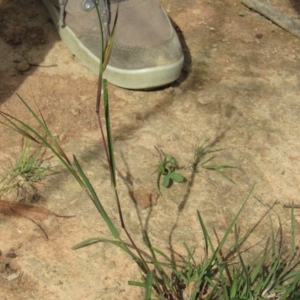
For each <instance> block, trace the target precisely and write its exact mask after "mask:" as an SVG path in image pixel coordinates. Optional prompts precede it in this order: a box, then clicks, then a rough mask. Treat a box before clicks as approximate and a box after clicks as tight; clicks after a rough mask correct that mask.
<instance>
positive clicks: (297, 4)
mask: <svg viewBox="0 0 300 300" xmlns="http://www.w3.org/2000/svg"><path fill="white" fill-rule="evenodd" d="M290 2H291V4H292V6H293V8H294V9H295V11H296V12H297V13H298V14H300V1H299V0H290Z"/></svg>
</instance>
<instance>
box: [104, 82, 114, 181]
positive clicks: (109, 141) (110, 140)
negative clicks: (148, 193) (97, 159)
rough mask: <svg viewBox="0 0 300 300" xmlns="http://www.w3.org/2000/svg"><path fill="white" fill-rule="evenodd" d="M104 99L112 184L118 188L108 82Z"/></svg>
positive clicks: (105, 86)
mask: <svg viewBox="0 0 300 300" xmlns="http://www.w3.org/2000/svg"><path fill="white" fill-rule="evenodd" d="M103 97H104V114H105V123H106V134H107V144H108V153H109V160H110V167H111V173H112V179H111V180H112V184H113V187H116V185H117V182H116V166H115V158H114V149H113V141H112V134H111V126H110V115H109V101H108V91H107V81H106V79H104V80H103Z"/></svg>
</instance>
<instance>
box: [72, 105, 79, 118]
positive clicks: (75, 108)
mask: <svg viewBox="0 0 300 300" xmlns="http://www.w3.org/2000/svg"><path fill="white" fill-rule="evenodd" d="M71 113H72V115H73V116H78V115H79V114H80V109H79V108H77V107H72V108H71Z"/></svg>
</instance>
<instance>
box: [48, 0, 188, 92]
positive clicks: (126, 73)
mask: <svg viewBox="0 0 300 300" xmlns="http://www.w3.org/2000/svg"><path fill="white" fill-rule="evenodd" d="M42 2H43V3H44V4H45V6H46V7H47V9H48V10H49V12H50V15H51V17H52V19H53V21H54V24H55V25H56V27H57V29H58V32H59V34H60V36H61V38H62V40H63V41H64V43H65V44H66V45H67V47H68V48H69V49H70V50H71V52H72V53H73V54H75V56H77V58H78V59H79V60H80V61H81V62H82V63H83V64H84V65H85V66H86V67H88V68H89V69H90V70H91V71H93V72H94V73H96V74H99V63H100V60H99V57H100V53H101V44H102V41H101V34H100V25H99V19H98V14H97V10H96V7H95V4H94V3H95V2H94V0H42ZM106 2H107V0H99V8H100V14H101V18H102V22H103V24H104V27H105V23H108V31H111V30H112V27H113V23H114V19H115V15H116V10H117V6H118V5H119V12H118V20H117V26H116V33H115V40H114V45H113V48H112V53H111V57H110V60H109V63H108V65H107V68H106V70H105V72H104V78H106V79H107V80H108V82H110V83H112V84H114V85H117V86H120V87H124V88H127V89H150V88H155V87H159V86H164V85H166V84H168V83H171V82H173V81H175V80H176V79H177V78H178V77H179V75H180V72H181V68H182V65H183V53H182V48H181V45H180V42H179V39H178V36H177V34H176V32H175V30H174V28H173V26H172V25H171V22H170V20H169V18H168V16H167V14H166V12H165V11H164V10H163V9H162V8H161V7H160V6H159V4H158V3H157V2H156V0H109V1H108V4H105V3H106ZM59 3H60V4H61V6H60V5H59ZM106 5H107V6H108V10H107V11H106V10H105V6H106ZM107 12H108V13H107ZM104 31H105V30H104Z"/></svg>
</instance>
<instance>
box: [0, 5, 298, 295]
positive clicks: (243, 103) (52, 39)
mask: <svg viewBox="0 0 300 300" xmlns="http://www.w3.org/2000/svg"><path fill="white" fill-rule="evenodd" d="M160 2H161V4H162V5H163V6H164V8H165V9H166V10H167V12H168V13H169V15H170V17H171V18H172V21H173V22H174V24H175V26H176V28H177V30H178V33H179V35H180V38H181V42H182V45H183V48H184V54H185V65H184V69H183V71H182V75H181V77H180V79H179V80H178V81H177V82H175V83H174V84H172V85H170V86H168V87H165V88H163V89H159V90H156V91H129V90H124V89H121V88H118V87H115V86H112V85H110V86H109V94H110V103H111V116H112V124H113V136H114V140H115V155H116V161H117V166H118V184H119V193H120V198H121V201H122V208H123V211H124V218H125V221H126V223H127V226H128V229H129V231H130V233H131V234H132V236H133V238H134V239H135V240H136V242H137V244H138V245H140V246H141V247H142V248H143V249H144V247H143V246H142V245H143V242H142V234H141V232H142V230H147V232H148V234H149V236H150V239H151V241H152V242H153V245H155V246H156V247H158V248H160V249H163V250H165V251H166V252H167V253H170V252H172V253H177V254H182V255H184V254H185V252H184V248H183V243H186V244H188V245H189V246H190V247H191V248H192V249H195V250H196V256H197V257H199V258H201V255H202V254H203V247H204V240H203V235H202V233H201V230H200V226H199V223H198V220H197V210H198V211H199V212H200V213H201V214H202V215H203V217H204V220H205V223H206V225H207V227H208V230H209V232H210V233H211V234H212V235H213V228H215V229H216V231H217V232H218V233H219V234H221V233H222V232H224V231H225V230H226V227H227V226H228V224H229V223H230V221H231V220H232V218H233V217H234V215H235V214H236V212H237V211H238V209H239V208H240V206H241V205H242V203H243V201H244V200H245V198H246V197H247V195H248V193H249V192H250V190H251V188H252V186H253V185H254V184H255V189H254V192H253V194H252V195H251V197H250V199H249V202H248V204H247V206H246V208H245V211H244V212H243V214H242V216H241V218H240V219H239V220H238V226H240V228H241V230H242V231H245V230H246V229H249V228H251V226H253V225H254V224H255V223H256V222H258V221H259V220H260V219H261V218H262V216H263V215H264V213H265V212H266V207H265V206H264V205H262V204H261V203H260V202H258V201H257V200H256V198H259V199H260V200H261V201H262V202H263V203H265V204H266V205H269V206H270V205H272V204H273V203H274V202H275V201H277V204H276V205H275V207H274V211H275V212H276V213H277V214H278V215H279V216H280V218H281V221H282V225H283V229H284V232H285V234H286V235H285V236H286V237H288V235H289V222H290V210H289V209H286V208H283V205H284V204H290V203H292V202H295V203H296V204H300V200H299V195H300V191H299V189H300V171H299V170H300V152H299V148H300V139H299V136H300V104H299V96H300V91H299V63H300V40H299V39H298V38H296V37H294V36H292V35H291V34H289V33H287V32H286V31H284V30H283V29H281V28H279V27H278V26H276V25H275V24H273V23H272V22H271V21H269V20H267V19H266V18H264V17H263V16H261V15H259V14H257V13H256V12H254V11H251V10H249V9H247V8H246V7H244V6H243V5H242V4H241V3H240V1H238V0H219V1H218V0H214V1H212V0H193V1H192V0H186V1H179V0H161V1H160ZM269 2H270V3H271V4H272V5H273V6H274V7H275V8H277V9H278V10H280V11H282V12H284V13H285V14H286V15H288V16H290V17H293V16H295V15H297V14H298V11H297V7H296V5H295V4H293V3H292V2H290V1H288V0H270V1H269ZM0 53H1V56H0V108H1V110H3V111H6V112H9V113H11V114H13V115H14V116H16V117H19V118H22V119H24V120H26V121H29V122H31V121H32V124H33V126H36V125H35V123H34V122H33V120H32V118H31V117H30V115H29V114H28V112H26V110H25V108H24V106H22V104H21V103H20V101H19V100H18V96H17V94H18V95H20V96H21V97H23V98H24V99H25V100H26V101H28V103H29V104H30V105H32V106H33V107H36V106H35V105H36V104H35V101H36V103H37V104H38V106H39V108H40V110H41V111H42V114H43V116H44V118H45V120H46V122H47V125H48V126H49V127H50V128H51V130H52V132H53V133H54V134H55V135H56V136H57V137H58V140H59V141H60V143H61V144H62V146H63V147H64V149H65V150H66V152H67V153H68V155H70V157H71V155H72V154H75V155H76V156H77V157H78V159H79V161H80V162H81V163H82V165H83V167H84V170H85V171H86V173H87V175H88V176H89V178H90V180H91V181H92V183H93V184H94V187H95V189H96V190H97V192H98V194H99V196H100V199H101V201H102V203H103V205H104V207H105V208H106V210H107V212H108V214H109V215H110V216H111V218H112V219H113V220H114V221H115V222H116V224H119V221H118V214H117V209H116V204H115V200H114V197H113V194H112V190H111V186H110V180H109V176H108V174H109V173H108V170H107V167H106V164H105V160H104V152H103V146H102V144H101V142H100V138H99V132H98V130H97V128H98V127H97V120H96V114H95V96H96V86H97V77H96V75H94V74H93V73H91V72H90V71H89V70H87V69H86V68H85V67H83V66H82V65H81V64H80V62H78V61H77V60H76V58H75V57H73V55H72V54H71V53H70V52H69V51H68V49H67V48H66V47H65V46H64V44H63V43H62V42H61V41H60V39H59V36H58V34H57V33H56V31H55V28H54V26H53V24H52V22H51V21H50V19H49V16H48V13H47V11H46V9H45V8H44V7H43V5H42V4H41V3H40V2H39V1H38V0H30V1H24V0H21V1H20V0H18V1H17V0H11V1H7V0H0ZM24 60H25V61H24ZM16 61H19V62H20V61H23V62H22V63H18V62H16ZM26 62H27V63H29V64H30V65H29V66H28V65H27V63H26ZM26 69H28V70H26ZM199 139H202V140H206V139H209V141H210V143H212V144H215V147H216V149H223V150H222V151H219V152H216V153H215V156H216V157H215V158H214V159H213V162H215V163H226V164H230V165H232V166H234V167H235V168H234V169H230V170H227V171H226V172H227V174H228V175H229V176H230V177H231V178H232V179H233V181H234V182H235V183H234V184H233V183H231V182H230V181H227V180H226V179H224V178H223V177H222V176H220V175H219V174H216V173H214V172H212V171H208V170H204V169H201V168H200V169H199V172H198V173H197V174H196V176H195V178H194V179H193V181H192V182H191V170H190V169H185V170H184V171H183V173H184V175H185V177H186V178H187V181H186V182H185V183H184V184H174V185H173V186H172V187H171V188H170V189H168V190H163V192H164V198H159V199H158V200H157V204H156V205H153V206H151V207H150V208H146V209H145V208H144V209H143V206H144V202H145V201H146V200H147V195H148V194H149V193H153V195H154V196H155V189H156V176H157V174H156V173H154V171H155V166H156V165H157V164H158V162H159V157H158V155H157V152H156V150H155V149H154V146H156V147H158V148H159V149H162V150H163V151H165V152H166V153H170V154H171V155H173V156H174V157H175V158H176V159H177V161H178V164H179V165H181V166H183V165H186V164H187V163H188V162H189V161H190V160H191V158H192V155H193V153H192V147H193V145H194V144H195V143H197V141H198V140H199ZM20 147H21V140H20V138H19V137H18V136H17V134H14V133H12V132H11V131H9V130H7V129H5V128H4V127H2V129H1V135H0V148H1V155H0V163H1V170H0V172H1V173H3V174H4V173H5V171H6V170H7V168H8V167H9V166H10V164H13V163H14V162H15V160H16V158H17V156H18V154H19V153H20ZM50 163H52V164H57V162H56V161H55V159H51V160H50ZM38 192H39V194H40V195H41V196H42V197H41V198H40V200H39V201H37V202H36V203H33V205H35V206H37V207H43V208H47V209H49V210H51V211H53V212H55V213H57V214H60V215H75V217H74V218H70V219H65V218H58V217H56V216H54V215H51V216H49V217H48V218H46V219H45V220H43V221H41V222H40V225H41V226H42V227H43V229H44V230H45V232H46V233H47V235H48V237H49V240H47V239H46V237H45V234H44V233H43V231H42V230H41V228H40V227H38V226H37V225H36V224H34V223H33V222H31V221H30V220H29V219H27V218H22V217H20V216H19V217H17V216H7V215H0V236H1V237H0V250H1V251H0V286H1V289H0V298H1V299H6V300H12V299H13V300H18V299H22V300H23V299H30V300H42V299H45V300H51V299H87V300H92V299H103V300H112V299H131V300H132V299H143V292H142V290H140V289H139V288H135V287H130V286H129V285H128V283H127V282H128V280H139V278H140V273H139V271H138V269H137V267H136V265H135V263H134V262H133V261H132V260H131V259H130V258H129V257H128V256H127V255H126V254H124V253H122V252H121V250H119V249H117V248H116V247H113V246H112V245H110V244H95V245H93V246H90V247H87V248H83V249H81V250H77V251H74V250H72V249H71V247H72V246H74V245H75V244H77V243H79V242H81V241H83V240H85V239H88V238H91V237H105V238H110V235H109V232H108V230H107V228H106V226H105V223H104V221H103V220H102V219H101V217H100V215H99V214H98V213H97V211H96V209H95V208H94V206H93V204H92V203H91V201H90V200H89V199H88V198H87V196H86V194H85V193H84V192H83V191H82V190H81V189H80V187H79V186H77V184H76V182H75V181H74V180H73V179H72V178H71V177H70V176H69V175H68V174H67V172H65V171H62V172H60V173H59V174H56V175H54V176H52V177H51V178H50V179H47V180H45V182H44V183H43V184H41V185H39V186H38ZM134 193H135V197H136V202H137V203H134V201H133V200H132V197H130V195H131V196H132V195H133V194H134ZM12 195H14V194H11V195H8V196H7V198H5V199H3V200H11V201H18V200H19V199H18V197H17V196H15V197H12ZM145 199H146V200H145ZM27 201H28V202H30V199H29V200H28V199H27ZM28 202H27V203H28ZM29 204H30V203H29ZM275 212H274V213H273V216H274V220H277V219H276V215H275ZM295 213H296V225H295V226H296V230H298V229H299V222H300V217H299V212H298V211H297V210H296V211H295ZM276 224H278V222H277V223H276ZM119 227H120V226H119ZM120 230H121V228H120ZM269 234H270V227H269V223H268V220H267V219H266V220H264V221H262V222H261V224H260V225H259V226H258V227H257V228H256V229H255V231H254V232H253V234H252V236H251V238H250V240H249V244H253V243H255V242H256V241H259V240H262V239H263V240H265V239H267V238H268V236H269ZM123 235H124V234H123V233H122V236H123ZM124 239H125V240H126V238H125V237H124ZM253 251H254V250H253Z"/></svg>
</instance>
